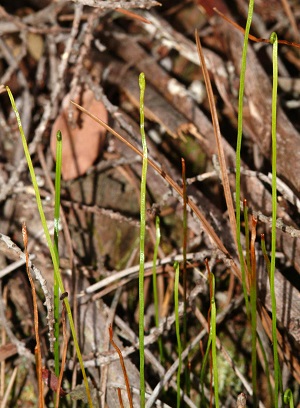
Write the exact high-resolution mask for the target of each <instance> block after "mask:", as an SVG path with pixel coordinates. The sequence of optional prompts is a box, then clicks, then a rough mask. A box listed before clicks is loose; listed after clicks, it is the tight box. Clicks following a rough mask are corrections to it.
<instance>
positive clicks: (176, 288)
mask: <svg viewBox="0 0 300 408" xmlns="http://www.w3.org/2000/svg"><path fill="white" fill-rule="evenodd" d="M174 269H175V284H174V307H175V330H176V339H177V348H178V360H179V364H178V369H177V405H176V406H177V408H180V374H181V366H182V359H181V354H182V346H181V339H180V323H179V313H178V310H179V296H178V295H179V263H178V262H175V263H174Z"/></svg>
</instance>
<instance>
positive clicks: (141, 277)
mask: <svg viewBox="0 0 300 408" xmlns="http://www.w3.org/2000/svg"><path fill="white" fill-rule="evenodd" d="M139 87H140V131H141V136H142V146H143V166H142V178H141V205H140V217H141V218H140V219H141V227H140V272H139V343H140V398H141V399H140V406H141V408H144V406H145V350H144V307H145V305H144V274H145V235H146V189H147V185H146V181H147V164H148V160H147V157H148V155H147V143H146V136H145V120H144V119H145V115H144V95H145V87H146V81H145V75H144V73H143V72H142V73H141V74H140V76H139Z"/></svg>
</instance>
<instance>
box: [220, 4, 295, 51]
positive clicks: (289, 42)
mask: <svg viewBox="0 0 300 408" xmlns="http://www.w3.org/2000/svg"><path fill="white" fill-rule="evenodd" d="M213 9H214V11H215V12H216V13H217V14H219V16H220V17H222V18H223V20H225V21H227V23H229V24H231V25H232V26H233V27H234V28H236V29H237V30H239V31H240V32H241V33H243V34H245V29H244V28H243V27H241V26H240V25H238V24H237V23H236V22H235V21H233V20H231V19H230V18H229V17H227V16H225V14H223V13H222V12H221V11H219V10H218V9H217V8H216V7H214V8H213ZM248 38H249V40H251V41H254V42H258V43H266V44H270V40H269V39H265V38H257V37H255V35H252V34H249V36H248ZM278 44H284V45H289V46H291V47H295V48H300V44H299V43H296V42H294V41H287V40H278Z"/></svg>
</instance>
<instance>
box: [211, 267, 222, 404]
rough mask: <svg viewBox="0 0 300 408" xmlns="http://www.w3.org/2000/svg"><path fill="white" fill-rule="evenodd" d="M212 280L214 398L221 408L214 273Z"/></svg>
mask: <svg viewBox="0 0 300 408" xmlns="http://www.w3.org/2000/svg"><path fill="white" fill-rule="evenodd" d="M210 279H211V296H210V336H211V353H212V365H213V378H214V396H215V407H216V408H219V406H220V403H219V380H218V362H217V344H216V339H217V309H216V302H215V277H214V274H213V273H210Z"/></svg>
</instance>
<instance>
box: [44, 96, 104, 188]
mask: <svg viewBox="0 0 300 408" xmlns="http://www.w3.org/2000/svg"><path fill="white" fill-rule="evenodd" d="M74 100H75V101H76V102H78V103H81V104H82V105H83V106H84V107H85V108H86V109H87V110H88V111H89V112H91V113H93V114H94V115H97V116H98V117H100V118H101V119H102V120H103V121H104V122H107V119H108V117H107V111H106V109H105V106H104V105H103V103H102V102H101V101H97V100H96V99H95V98H94V94H93V92H92V91H90V90H87V91H84V92H83V93H82V95H77V96H76V97H75V98H74ZM62 106H63V109H62V111H61V113H60V115H59V116H58V117H57V119H56V121H55V123H54V125H53V128H52V132H51V141H50V147H51V153H52V155H53V157H54V158H55V157H56V133H57V131H58V130H60V131H61V133H62V177H63V179H64V180H72V179H75V178H77V177H79V176H81V175H83V174H84V173H86V171H87V170H88V169H89V167H91V165H92V164H93V163H94V161H95V160H96V159H97V157H98V156H99V154H100V152H101V151H102V149H103V146H104V141H105V134H106V131H105V130H104V128H101V127H100V126H97V125H95V122H94V121H93V120H92V119H91V118H89V117H88V116H87V115H82V114H81V113H80V112H79V111H78V110H74V117H73V120H72V123H69V120H68V113H69V109H70V95H69V94H68V95H66V96H65V98H64V100H63V103H62Z"/></svg>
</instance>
